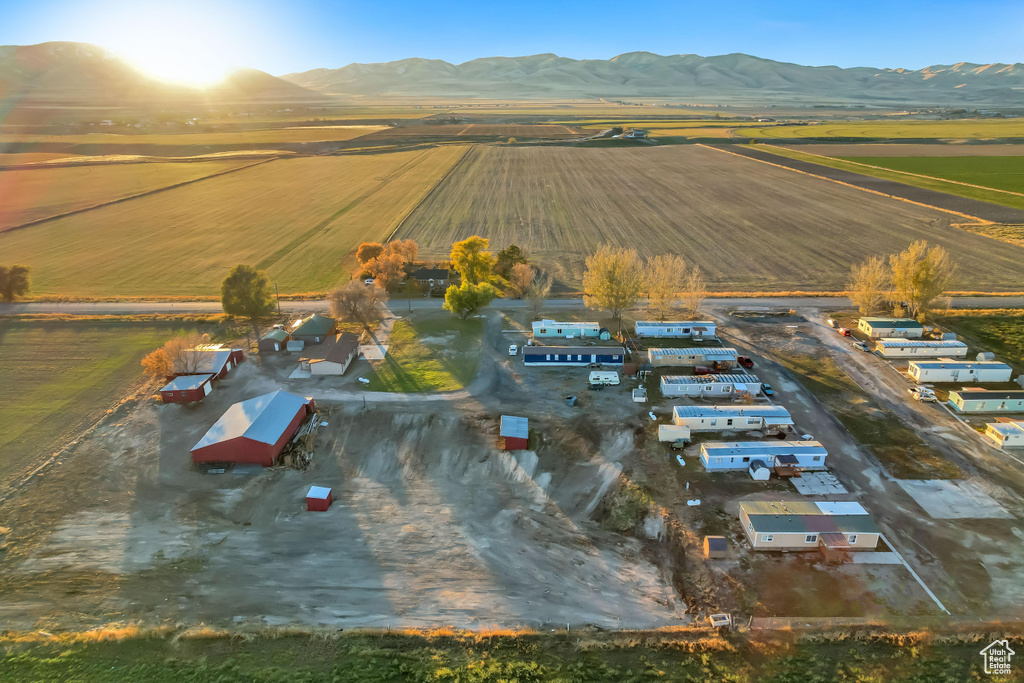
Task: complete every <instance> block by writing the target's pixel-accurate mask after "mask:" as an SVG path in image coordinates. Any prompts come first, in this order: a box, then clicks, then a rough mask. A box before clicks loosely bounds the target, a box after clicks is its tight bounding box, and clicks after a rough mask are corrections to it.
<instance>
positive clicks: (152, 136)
mask: <svg viewBox="0 0 1024 683" xmlns="http://www.w3.org/2000/svg"><path fill="white" fill-rule="evenodd" d="M383 128H384V127H383V126H374V125H356V126H321V127H315V126H310V127H298V126H297V127H293V128H264V129H260V130H248V131H211V132H198V133H192V132H189V133H132V134H128V135H121V134H118V133H89V134H86V135H12V134H6V135H0V144H22V143H64V144H69V145H110V146H117V145H125V146H137V145H166V146H180V147H190V146H207V145H232V146H236V147H243V148H244V147H245V146H246V145H250V144H266V143H275V142H279V143H295V142H333V141H342V140H351V139H352V138H357V137H360V136H362V135H367V134H369V133H374V132H376V131H378V130H382V129H383Z"/></svg>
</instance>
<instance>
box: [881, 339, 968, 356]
mask: <svg viewBox="0 0 1024 683" xmlns="http://www.w3.org/2000/svg"><path fill="white" fill-rule="evenodd" d="M875 348H876V349H877V350H878V353H879V355H881V356H882V358H966V357H967V344H964V343H963V342H961V341H940V340H935V341H924V340H921V339H892V338H886V339H877V340H875Z"/></svg>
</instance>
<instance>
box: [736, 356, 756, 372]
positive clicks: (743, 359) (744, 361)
mask: <svg viewBox="0 0 1024 683" xmlns="http://www.w3.org/2000/svg"><path fill="white" fill-rule="evenodd" d="M736 362H738V363H739V364H740V365H742V366H743V367H745V368H747V369H750V368H752V367H754V361H752V360H750V357H749V356H740V357H739V358H737V359H736Z"/></svg>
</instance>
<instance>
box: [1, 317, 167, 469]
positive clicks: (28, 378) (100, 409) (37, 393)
mask: <svg viewBox="0 0 1024 683" xmlns="http://www.w3.org/2000/svg"><path fill="white" fill-rule="evenodd" d="M177 329H178V328H177V327H175V326H173V325H170V324H128V323H121V324H101V323H66V322H0V385H2V390H0V484H2V483H3V482H6V481H9V480H10V478H11V477H14V476H16V475H18V474H20V473H21V472H23V471H24V470H26V469H28V468H29V467H30V466H32V465H33V464H34V463H35V462H36V461H37V460H41V459H42V458H44V457H45V456H47V455H49V454H50V453H53V452H54V451H56V450H58V449H59V448H60V447H61V446H62V445H63V444H64V442H65V441H67V440H68V439H70V438H71V437H72V436H73V435H74V434H76V433H78V432H79V431H81V430H82V429H84V428H86V427H87V426H89V425H90V424H92V423H93V422H95V421H96V420H98V419H99V418H100V417H101V416H102V415H103V414H104V413H105V412H106V410H107V409H108V408H109V407H110V406H111V405H112V404H113V403H115V402H116V401H117V400H118V398H120V397H121V396H122V395H123V394H124V393H125V392H126V391H127V389H128V388H129V387H130V386H133V385H139V383H141V382H142V381H143V374H142V367H141V366H140V365H139V361H140V360H141V359H142V357H143V356H144V355H145V354H147V353H148V352H150V351H152V350H153V349H154V348H156V347H158V346H160V345H161V344H163V342H165V341H166V340H167V339H168V338H169V337H171V336H172V335H173V334H174V333H175V332H176V330H177Z"/></svg>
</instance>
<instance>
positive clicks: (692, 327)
mask: <svg viewBox="0 0 1024 683" xmlns="http://www.w3.org/2000/svg"><path fill="white" fill-rule="evenodd" d="M633 329H634V330H635V331H636V336H637V337H654V338H674V339H693V340H694V341H699V340H702V339H714V338H715V332H716V328H715V323H713V322H712V321H710V320H667V321H664V322H659V321H653V320H637V321H636V324H635V325H634V326H633Z"/></svg>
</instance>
